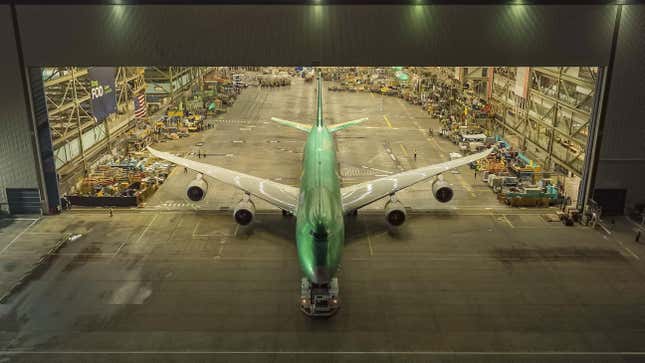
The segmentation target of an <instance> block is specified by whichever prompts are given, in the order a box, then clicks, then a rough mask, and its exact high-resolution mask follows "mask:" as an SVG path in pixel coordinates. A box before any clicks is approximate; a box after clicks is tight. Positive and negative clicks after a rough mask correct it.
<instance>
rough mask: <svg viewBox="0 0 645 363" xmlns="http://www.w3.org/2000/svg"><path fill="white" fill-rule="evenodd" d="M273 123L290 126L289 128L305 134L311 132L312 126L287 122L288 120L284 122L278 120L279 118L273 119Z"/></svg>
mask: <svg viewBox="0 0 645 363" xmlns="http://www.w3.org/2000/svg"><path fill="white" fill-rule="evenodd" d="M271 121H273V122H277V123H279V124H280V125H284V126H289V127H292V128H294V129H298V130H300V131H304V132H309V131H311V126H309V125H305V124H301V123H299V122H293V121H287V120H283V119H281V118H277V117H271Z"/></svg>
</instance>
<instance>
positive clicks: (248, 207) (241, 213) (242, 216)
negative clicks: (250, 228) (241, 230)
mask: <svg viewBox="0 0 645 363" xmlns="http://www.w3.org/2000/svg"><path fill="white" fill-rule="evenodd" d="M233 218H235V222H237V224H239V225H241V226H246V225H248V224H250V223H251V222H253V218H255V204H253V201H252V200H250V199H243V200H241V201H240V202H239V203H238V204H237V206H236V207H235V211H234V212H233Z"/></svg>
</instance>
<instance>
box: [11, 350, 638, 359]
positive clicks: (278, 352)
mask: <svg viewBox="0 0 645 363" xmlns="http://www.w3.org/2000/svg"><path fill="white" fill-rule="evenodd" d="M0 354H4V355H23V354H38V355H52V354H61V355H64V354H68V355H91V354H95V355H152V354H172V355H202V354H222V355H226V354H228V355H262V354H273V355H362V354H365V355H367V354H369V355H392V354H394V355H448V356H453V355H460V356H466V355H471V356H476V355H480V356H496V355H500V356H582V357H584V356H605V357H608V356H609V357H612V356H645V352H639V351H628V352H604V351H602V352H590V351H585V352H583V351H579V352H578V351H560V352H558V351H545V352H535V351H497V352H496V351H284V350H276V351H226V350H214V351H208V350H202V351H164V350H158V351H157V350H133V351H105V350H101V351H66V350H60V351H57V350H40V351H30V350H3V351H0Z"/></svg>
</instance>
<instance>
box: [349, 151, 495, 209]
mask: <svg viewBox="0 0 645 363" xmlns="http://www.w3.org/2000/svg"><path fill="white" fill-rule="evenodd" d="M492 151H493V148H490V149H488V150H484V151H482V152H479V153H477V154H472V155H468V156H465V157H463V158H459V159H456V160H450V161H446V162H443V163H439V164H434V165H429V166H425V167H423V168H418V169H413V170H408V171H404V172H402V173H399V174H394V175H389V176H386V177H383V178H380V179H375V180H371V181H368V182H364V183H360V184H355V185H352V186H348V187H345V188H341V190H340V194H341V198H342V203H343V210H344V211H345V212H349V211H353V210H355V209H358V208H361V207H364V206H366V205H368V204H370V203H372V202H375V201H377V200H379V199H381V198H383V197H385V196H388V195H390V194H393V193H395V192H398V191H399V190H402V189H405V188H407V187H409V186H411V185H414V184H416V183H419V182H422V181H424V180H427V179H429V178H431V177H433V176H435V175H438V174H441V173H443V172H446V171H448V170H450V169H454V168H457V167H460V166H462V165H466V164H468V163H470V162H473V161H475V160H479V159H481V158H484V157H486V156H487V155H488V154H490V153H491V152H492Z"/></svg>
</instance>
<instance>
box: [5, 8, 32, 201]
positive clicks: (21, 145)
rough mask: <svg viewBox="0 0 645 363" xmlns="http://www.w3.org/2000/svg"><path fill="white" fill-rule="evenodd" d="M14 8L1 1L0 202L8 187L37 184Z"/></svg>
mask: <svg viewBox="0 0 645 363" xmlns="http://www.w3.org/2000/svg"><path fill="white" fill-rule="evenodd" d="M15 49H16V42H15V38H14V33H13V26H12V21H11V10H10V8H9V6H7V5H0V50H1V51H0V80H1V82H2V84H1V85H0V203H6V193H5V189H6V188H37V187H38V180H37V177H36V170H37V168H36V163H35V158H34V150H33V144H32V137H31V134H30V129H29V118H28V117H27V111H26V110H27V108H26V105H25V97H24V88H23V87H22V80H21V77H20V67H19V61H18V55H17V52H16V51H15Z"/></svg>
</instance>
